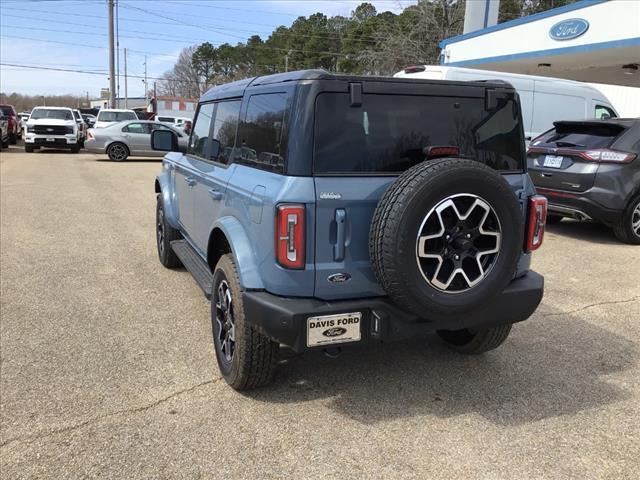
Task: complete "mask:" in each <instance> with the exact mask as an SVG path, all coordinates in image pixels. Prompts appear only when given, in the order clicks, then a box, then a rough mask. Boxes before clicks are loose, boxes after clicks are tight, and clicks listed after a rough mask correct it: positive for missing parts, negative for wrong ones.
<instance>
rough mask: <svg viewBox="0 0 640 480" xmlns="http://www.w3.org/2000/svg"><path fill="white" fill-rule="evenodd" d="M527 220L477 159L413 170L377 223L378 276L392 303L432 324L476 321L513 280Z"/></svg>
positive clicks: (385, 201)
mask: <svg viewBox="0 0 640 480" xmlns="http://www.w3.org/2000/svg"><path fill="white" fill-rule="evenodd" d="M523 232H524V221H523V213H522V210H521V207H520V204H519V202H518V200H517V198H516V195H515V193H514V191H513V190H512V188H511V186H510V185H509V184H508V183H507V181H506V180H505V179H504V178H503V177H502V175H500V174H499V173H497V172H496V171H494V170H492V169H491V168H489V167H487V166H486V165H484V164H481V163H479V162H475V161H472V160H466V159H458V158H447V159H442V160H436V161H427V162H423V163H421V164H419V165H416V166H415V167H413V168H411V169H409V170H407V171H406V172H404V173H403V174H402V175H401V176H399V177H398V178H397V179H396V181H395V182H394V183H393V184H392V185H391V186H390V187H389V189H388V190H387V191H386V192H385V194H384V195H383V197H382V199H381V200H380V203H379V204H378V206H377V208H376V211H375V213H374V216H373V220H372V223H371V231H370V234H369V253H370V256H371V261H372V264H373V270H374V272H375V274H376V277H377V278H378V281H379V282H380V283H381V285H382V287H383V288H384V290H385V291H386V292H387V294H388V295H389V297H391V299H392V300H393V301H395V302H396V303H397V304H398V305H400V306H401V307H403V308H405V309H407V310H409V311H411V312H413V313H415V314H416V315H419V316H421V317H422V318H426V319H431V320H446V319H447V318H448V317H459V316H460V315H462V314H464V315H468V314H472V312H473V310H474V309H476V308H478V307H481V306H482V305H485V304H487V303H489V302H490V301H491V300H492V299H494V298H495V296H496V295H497V294H499V293H500V292H502V291H503V290H504V289H505V287H506V286H507V285H508V284H509V282H510V281H511V280H512V278H513V276H514V273H515V270H516V267H517V263H518V259H519V257H520V254H521V253H522V250H523V241H524V234H523Z"/></svg>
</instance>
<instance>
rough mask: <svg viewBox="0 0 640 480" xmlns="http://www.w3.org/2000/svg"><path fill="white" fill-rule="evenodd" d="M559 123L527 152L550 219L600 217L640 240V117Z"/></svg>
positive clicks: (622, 236)
mask: <svg viewBox="0 0 640 480" xmlns="http://www.w3.org/2000/svg"><path fill="white" fill-rule="evenodd" d="M554 125H555V128H552V129H551V130H549V131H548V132H545V133H543V134H542V135H540V136H539V137H538V138H536V139H534V140H533V141H532V142H531V145H530V147H529V151H528V166H529V172H530V175H531V178H532V179H533V182H534V183H535V185H536V188H537V190H538V192H539V193H541V194H542V195H545V196H546V197H548V199H549V216H548V218H547V223H549V224H551V223H557V222H559V221H560V220H562V218H563V217H571V218H576V219H578V220H595V221H598V222H602V223H605V224H606V225H609V226H610V227H612V228H613V231H614V232H615V234H616V236H617V237H618V238H619V239H620V240H621V241H623V242H626V243H630V244H633V245H640V160H638V154H640V119H637V118H636V119H630V118H610V119H606V120H587V121H584V120H583V121H570V122H569V121H563V122H555V123H554Z"/></svg>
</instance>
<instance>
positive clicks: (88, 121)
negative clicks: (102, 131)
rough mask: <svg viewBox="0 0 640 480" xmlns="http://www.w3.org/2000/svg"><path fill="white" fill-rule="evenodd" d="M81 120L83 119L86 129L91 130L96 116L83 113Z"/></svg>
mask: <svg viewBox="0 0 640 480" xmlns="http://www.w3.org/2000/svg"><path fill="white" fill-rule="evenodd" d="M82 118H83V119H84V123H86V124H87V127H88V128H93V127H94V125H95V123H96V116H95V115H91V114H90V113H83V114H82Z"/></svg>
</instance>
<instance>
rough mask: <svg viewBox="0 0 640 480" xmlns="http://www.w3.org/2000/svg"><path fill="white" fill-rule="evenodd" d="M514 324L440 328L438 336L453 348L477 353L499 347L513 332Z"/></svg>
mask: <svg viewBox="0 0 640 480" xmlns="http://www.w3.org/2000/svg"><path fill="white" fill-rule="evenodd" d="M511 327H512V325H511V324H510V323H509V324H506V325H499V326H497V327H491V328H486V329H484V330H478V331H476V330H471V329H468V328H465V329H462V330H439V331H438V336H439V337H440V338H441V339H442V341H443V342H444V343H445V344H446V345H447V347H449V348H450V349H451V350H454V351H456V352H458V353H465V354H468V355H477V354H479V353H484V352H488V351H490V350H494V349H496V348H498V347H499V346H500V345H502V344H503V343H504V341H505V340H506V339H507V337H508V336H509V332H511Z"/></svg>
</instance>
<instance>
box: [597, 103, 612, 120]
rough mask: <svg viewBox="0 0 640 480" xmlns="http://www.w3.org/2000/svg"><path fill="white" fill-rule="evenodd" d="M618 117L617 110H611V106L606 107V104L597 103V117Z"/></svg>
mask: <svg viewBox="0 0 640 480" xmlns="http://www.w3.org/2000/svg"><path fill="white" fill-rule="evenodd" d="M615 117H617V115H616V112H614V111H613V110H611V109H610V108H609V107H605V106H604V105H596V118H597V119H602V118H615Z"/></svg>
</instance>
